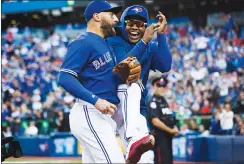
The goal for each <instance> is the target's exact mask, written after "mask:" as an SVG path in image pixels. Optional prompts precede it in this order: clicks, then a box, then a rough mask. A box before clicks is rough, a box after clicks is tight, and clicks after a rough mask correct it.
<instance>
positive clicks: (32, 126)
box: [25, 121, 38, 136]
mask: <svg viewBox="0 0 244 164" xmlns="http://www.w3.org/2000/svg"><path fill="white" fill-rule="evenodd" d="M37 134H38V129H37V127H36V126H35V122H34V121H31V122H30V125H29V127H28V128H26V129H25V135H27V136H36V135H37Z"/></svg>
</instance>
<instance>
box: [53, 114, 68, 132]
mask: <svg viewBox="0 0 244 164" xmlns="http://www.w3.org/2000/svg"><path fill="white" fill-rule="evenodd" d="M56 124H57V126H58V132H69V131H70V127H69V115H68V114H67V113H64V112H63V111H58V118H57V120H56Z"/></svg>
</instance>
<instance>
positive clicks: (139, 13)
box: [125, 5, 148, 23]
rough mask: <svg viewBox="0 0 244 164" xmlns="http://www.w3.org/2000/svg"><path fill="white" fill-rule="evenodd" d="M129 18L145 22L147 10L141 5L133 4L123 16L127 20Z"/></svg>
mask: <svg viewBox="0 0 244 164" xmlns="http://www.w3.org/2000/svg"><path fill="white" fill-rule="evenodd" d="M129 19H137V20H141V21H143V22H145V23H147V21H148V12H147V10H146V9H145V8H144V7H143V6H140V5H133V6H131V7H130V8H129V10H128V12H127V14H126V16H125V20H129Z"/></svg>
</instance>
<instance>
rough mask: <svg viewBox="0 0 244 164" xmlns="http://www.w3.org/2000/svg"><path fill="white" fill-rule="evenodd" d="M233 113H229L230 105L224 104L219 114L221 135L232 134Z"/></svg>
mask: <svg viewBox="0 0 244 164" xmlns="http://www.w3.org/2000/svg"><path fill="white" fill-rule="evenodd" d="M233 119H234V113H233V111H231V104H230V103H226V104H225V105H224V107H223V108H222V109H221V113H220V114H219V120H220V127H221V134H229V135H230V134H232V128H233Z"/></svg>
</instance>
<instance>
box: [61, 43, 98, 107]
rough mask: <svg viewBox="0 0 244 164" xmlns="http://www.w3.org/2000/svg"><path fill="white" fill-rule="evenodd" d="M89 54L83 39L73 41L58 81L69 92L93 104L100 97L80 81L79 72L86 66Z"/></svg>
mask: <svg viewBox="0 0 244 164" xmlns="http://www.w3.org/2000/svg"><path fill="white" fill-rule="evenodd" d="M88 56H89V48H88V46H87V45H86V44H85V43H83V41H80V40H75V41H73V42H72V43H71V44H70V45H69V47H68V50H67V54H66V56H65V58H64V61H63V64H62V66H61V68H60V72H59V77H58V83H59V85H61V86H62V87H63V88H64V89H65V90H66V91H67V92H69V93H70V94H71V95H73V96H74V97H76V98H80V99H82V100H84V101H87V102H89V103H91V104H95V103H96V102H97V100H98V97H97V96H95V95H93V94H92V93H91V92H90V91H88V90H87V89H86V88H84V87H83V86H82V85H81V84H80V82H79V81H78V79H77V78H78V73H79V71H80V70H81V69H82V68H83V67H84V65H85V63H86V61H87V60H88Z"/></svg>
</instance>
